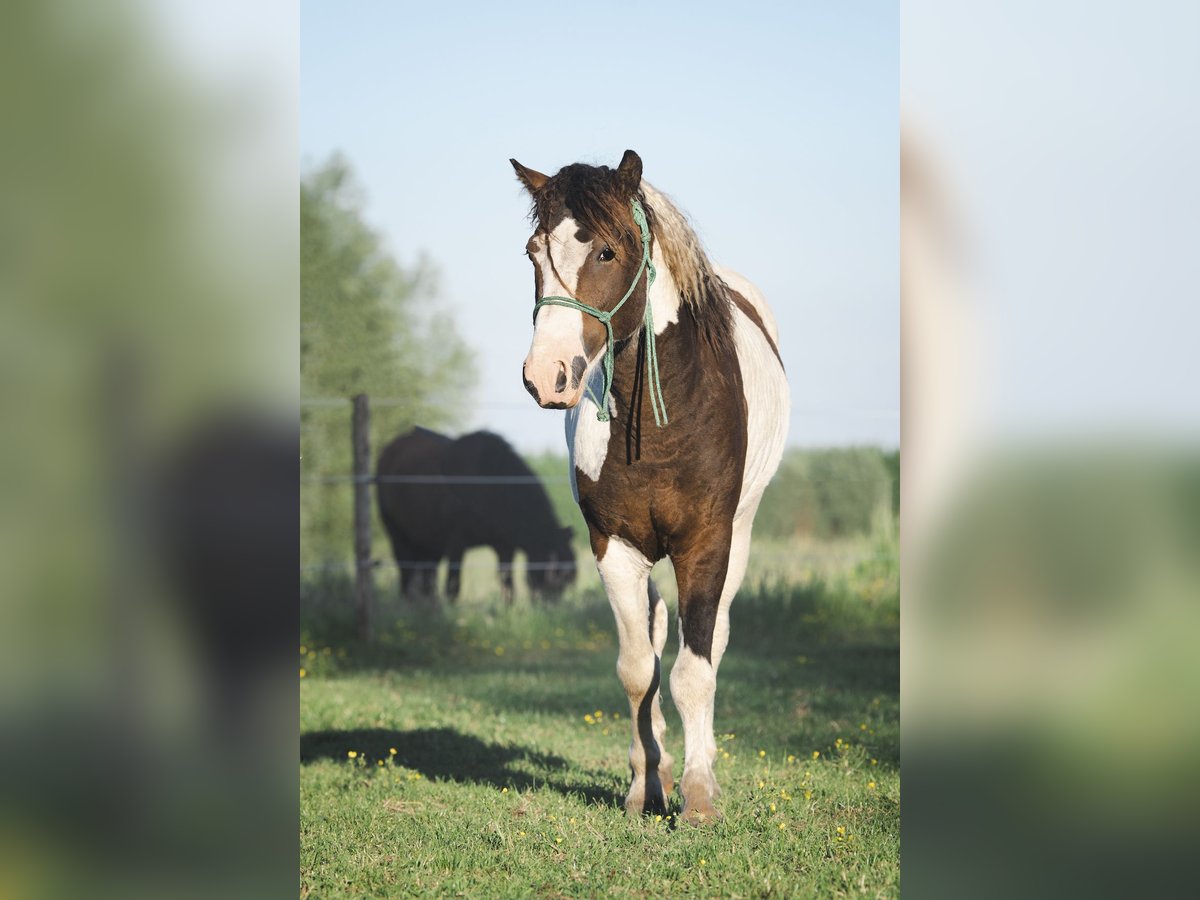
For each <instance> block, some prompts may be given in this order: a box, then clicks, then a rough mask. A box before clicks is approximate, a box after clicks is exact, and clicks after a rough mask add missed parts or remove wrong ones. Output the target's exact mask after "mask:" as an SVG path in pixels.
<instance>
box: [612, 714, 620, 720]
mask: <svg viewBox="0 0 1200 900" xmlns="http://www.w3.org/2000/svg"><path fill="white" fill-rule="evenodd" d="M612 717H613V718H614V719H619V718H621V714H620V713H613V714H612Z"/></svg>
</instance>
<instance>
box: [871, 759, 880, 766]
mask: <svg viewBox="0 0 1200 900" xmlns="http://www.w3.org/2000/svg"><path fill="white" fill-rule="evenodd" d="M871 765H873V766H877V765H879V760H877V759H873V760H871Z"/></svg>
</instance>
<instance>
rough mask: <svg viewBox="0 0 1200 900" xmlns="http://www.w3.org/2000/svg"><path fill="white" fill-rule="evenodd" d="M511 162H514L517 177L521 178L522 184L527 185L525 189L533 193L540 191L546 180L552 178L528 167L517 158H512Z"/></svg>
mask: <svg viewBox="0 0 1200 900" xmlns="http://www.w3.org/2000/svg"><path fill="white" fill-rule="evenodd" d="M509 162H510V163H512V167H513V171H514V172H516V173H517V178H519V179H521V184H523V185H525V190H527V191H529V193H531V194H533V193H536V192H537V191H540V190H541V189H542V188H543V187H544V186H545V184H546V182H547V181H549V180H550V176H549V175H543V174H542V173H541V172H538V171H535V170H534V169H527V168H525V166H523V165H521V164H520V163H519V162H517V161H516V160H515V159H510V160H509Z"/></svg>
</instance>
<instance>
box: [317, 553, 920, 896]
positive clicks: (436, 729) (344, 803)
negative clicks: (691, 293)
mask: <svg viewBox="0 0 1200 900" xmlns="http://www.w3.org/2000/svg"><path fill="white" fill-rule="evenodd" d="M889 548H892V549H889ZM762 549H763V552H762V553H760V557H761V558H763V559H767V560H774V563H773V564H772V565H766V564H761V563H760V564H759V565H758V566H757V567H752V569H751V577H749V578H748V579H747V585H746V586H745V587H744V588H743V590H742V592H741V593H740V594H739V596H738V598H737V600H736V601H735V603H734V606H733V609H732V637H731V641H730V646H729V650H728V652H727V653H726V656H725V660H724V662H723V664H722V666H721V672H720V678H719V681H718V688H717V701H716V720H715V721H716V730H717V740H718V745H719V747H720V748H721V754H720V758H719V760H718V763H717V769H716V771H717V778H718V780H719V781H720V783H721V786H722V788H723V790H724V794H723V796H722V797H721V798H720V800H719V801H718V805H719V806H720V808H721V809H722V811H723V812H724V814H725V819H724V820H723V821H722V822H720V823H718V824H716V825H713V826H710V827H705V828H693V827H689V826H684V825H679V826H678V827H676V824H675V821H674V819H673V817H670V816H669V817H668V818H667V819H665V820H663V821H655V820H653V819H641V820H629V819H627V818H626V816H625V814H624V811H623V810H622V809H621V801H622V799H623V797H624V793H625V790H626V788H627V786H628V783H627V777H628V762H627V756H626V755H627V752H628V745H629V723H628V707H627V703H626V700H625V696H624V692H623V691H622V689H621V686H620V684H619V682H618V681H617V678H616V674H615V671H614V669H615V664H616V653H617V648H616V639H615V633H614V627H613V624H612V615H611V612H610V611H609V609H608V606H607V602H606V601H605V600H604V599H603V595H602V594H601V593H599V591H598V589H597V587H596V585H595V582H594V574H593V575H592V576H591V578H590V579H588V578H584V579H581V585H580V586H579V589H578V590H577V591H576V592H574V593H573V594H572V595H571V596H569V597H568V598H566V599H564V601H563V602H562V603H560V604H559V605H558V606H554V607H532V606H530V605H529V603H528V602H527V601H526V600H523V599H519V600H518V603H517V604H516V605H515V606H514V608H512V609H504V608H500V607H497V606H496V605H495V604H494V603H493V602H492V600H491V597H490V594H489V590H490V589H489V587H488V585H489V584H490V579H488V578H483V577H480V578H479V579H478V580H476V582H475V585H474V590H473V591H472V590H468V591H467V592H466V593H465V595H464V601H463V603H462V604H461V605H460V606H459V607H457V608H455V609H453V610H449V611H445V612H443V611H438V610H412V609H406V608H403V607H401V605H400V604H399V603H398V602H397V601H396V600H395V599H394V595H393V592H392V590H391V588H390V586H389V585H387V584H384V585H382V586H381V587H382V588H383V590H382V591H381V600H380V607H381V609H380V614H379V616H378V619H379V622H378V626H377V627H378V639H377V641H376V643H375V645H374V646H372V647H369V648H367V647H362V646H358V645H356V644H354V643H353V642H350V641H349V640H347V639H346V637H345V636H346V635H347V633H348V632H347V630H346V625H345V624H344V616H343V617H341V618H339V617H338V616H336V615H333V614H332V613H331V609H333V607H334V600H335V598H339V599H340V600H341V602H342V603H343V604H344V603H346V602H348V600H347V597H348V595H347V594H346V593H345V592H344V590H345V589H344V586H343V588H342V589H341V590H339V589H338V587H337V585H332V584H329V583H326V584H325V585H323V586H322V587H321V589H320V590H316V589H315V588H312V589H310V590H309V591H308V592H307V595H306V613H305V616H306V621H307V622H308V623H309V624H308V626H307V628H306V632H305V635H304V647H303V648H302V649H303V656H302V658H301V665H302V666H303V667H304V669H305V673H304V677H303V678H302V679H301V731H302V737H301V776H300V784H301V884H302V893H303V894H304V895H306V896H313V897H329V896H340V895H348V894H359V895H368V896H390V895H401V894H404V895H407V894H414V893H424V894H464V895H469V896H481V895H482V896H524V895H529V894H537V895H549V896H594V895H600V894H607V893H617V894H627V895H659V894H664V893H673V892H688V893H694V894H699V895H703V896H713V895H721V896H763V895H777V896H842V895H854V896H895V895H896V894H898V892H899V818H900V816H899V800H900V776H899V698H898V688H899V641H898V637H899V636H898V599H897V573H896V567H895V559H894V542H882V544H881V543H876V544H871V543H870V542H862V543H861V544H860V545H858V547H857V548H856V549H855V548H850V549H855V552H853V553H851V552H849V551H848V548H846V547H841V548H838V554H839V555H835V557H834V559H835V560H837V562H836V563H833V564H829V565H827V566H824V567H822V566H820V565H816V564H813V563H812V562H811V561H801V562H798V563H797V562H796V559H797V558H798V557H793V558H792V559H791V560H784V561H782V562H781V560H783V557H782V556H781V555H775V556H773V555H772V554H771V553H768V552H766V551H767V550H770V549H771V548H770V547H764V548H762ZM776 549H779V548H776ZM796 549H797V552H799V553H803V552H805V551H804V548H796ZM809 549H810V550H813V548H809ZM813 552H815V550H813ZM483 558H486V557H483ZM848 559H854V560H855V561H852V562H848V561H847V560H848ZM483 574H487V573H486V572H485V573H483ZM665 574H667V575H668V576H669V568H668V571H667V573H665ZM656 578H657V580H659V581H660V582H663V583H664V595H666V596H667V597H668V601H669V602H670V603H671V605H672V606H673V601H672V598H671V591H670V587H671V579H670V578H669V577H667V578H659V577H658V573H657V572H656ZM470 586H471V585H470V583H468V587H470ZM343 608H344V607H343ZM673 628H674V626H673V625H672V629H673ZM672 633H673V634H674V632H672ZM674 654H675V648H674V640H673V639H672V641H671V642H670V643H669V644H668V648H667V652H666V654H665V657H664V661H663V663H664V665H663V669H664V673H665V672H667V671H668V670H669V668H670V666H671V664H672V662H673V661H674ZM665 681H666V679H665V678H664V682H665ZM664 711H665V712H666V714H667V722H668V731H667V749H668V750H669V751H670V752H671V753H673V754H674V755H675V756H676V760H677V761H676V778H678V776H679V774H680V770H681V768H682V759H681V757H682V755H683V747H682V743H683V739H682V731H681V728H680V724H679V719H678V716H677V715H676V713H675V710H674V707H673V706H672V704H671V703H670V700H669V697H668V696H664ZM597 712H599V713H600V715H599V716H597V715H596V713H597ZM393 749H394V750H395V753H392V750H393ZM351 752H353V753H354V754H355V756H354V757H353V758H351V757H350V753H351ZM814 754H819V756H816V757H814ZM381 763H382V764H381ZM672 809H673V811H674V812H677V811H678V809H679V799H678V792H676V796H675V797H674V798H673V803H672Z"/></svg>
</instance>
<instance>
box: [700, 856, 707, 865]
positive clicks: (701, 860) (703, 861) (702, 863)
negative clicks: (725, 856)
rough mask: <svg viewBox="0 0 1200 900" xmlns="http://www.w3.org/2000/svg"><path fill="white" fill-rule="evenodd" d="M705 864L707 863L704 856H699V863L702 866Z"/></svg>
mask: <svg viewBox="0 0 1200 900" xmlns="http://www.w3.org/2000/svg"><path fill="white" fill-rule="evenodd" d="M707 864H708V863H707V861H706V860H705V859H704V857H703V856H702V857H700V865H702V866H704V865H707Z"/></svg>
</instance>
